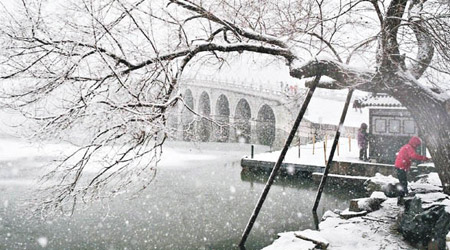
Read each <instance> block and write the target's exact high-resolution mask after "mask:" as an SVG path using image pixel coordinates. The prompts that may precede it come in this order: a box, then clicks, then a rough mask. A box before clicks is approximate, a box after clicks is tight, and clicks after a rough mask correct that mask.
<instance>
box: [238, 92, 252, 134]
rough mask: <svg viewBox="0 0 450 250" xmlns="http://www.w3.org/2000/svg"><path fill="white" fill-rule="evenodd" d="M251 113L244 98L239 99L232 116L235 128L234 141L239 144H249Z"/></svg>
mask: <svg viewBox="0 0 450 250" xmlns="http://www.w3.org/2000/svg"><path fill="white" fill-rule="evenodd" d="M251 117H252V111H251V108H250V104H249V102H248V101H247V100H246V99H245V98H241V99H240V100H239V102H238V103H237V105H236V111H235V116H234V125H235V127H236V140H237V141H239V142H245V143H248V142H250V139H251V132H252V131H251V124H250V119H251Z"/></svg>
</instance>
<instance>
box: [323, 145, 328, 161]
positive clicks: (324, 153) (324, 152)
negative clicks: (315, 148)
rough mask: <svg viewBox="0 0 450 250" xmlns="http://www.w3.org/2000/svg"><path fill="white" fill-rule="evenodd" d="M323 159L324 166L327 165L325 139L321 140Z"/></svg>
mask: <svg viewBox="0 0 450 250" xmlns="http://www.w3.org/2000/svg"><path fill="white" fill-rule="evenodd" d="M323 160H324V162H325V166H326V165H327V144H326V143H325V141H324V142H323Z"/></svg>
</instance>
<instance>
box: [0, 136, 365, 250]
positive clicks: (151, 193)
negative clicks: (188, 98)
mask: <svg viewBox="0 0 450 250" xmlns="http://www.w3.org/2000/svg"><path fill="white" fill-rule="evenodd" d="M7 148H8V147H7V146H5V144H3V145H2V148H1V149H2V150H3V151H4V150H6V149H7ZM267 149H268V148H266V147H263V146H256V152H263V151H265V150H267ZM249 150H250V145H248V144H220V143H206V144H205V143H203V144H193V143H188V142H169V143H168V144H167V152H169V153H168V155H167V156H166V157H163V161H162V162H161V164H160V165H159V167H158V173H157V176H156V179H155V181H154V182H153V183H152V184H151V185H150V186H149V187H148V188H147V189H146V190H145V191H144V192H143V193H142V194H141V196H140V197H139V198H137V199H130V198H131V197H129V196H127V195H126V194H124V195H120V196H118V197H116V198H115V199H113V200H110V201H109V202H98V203H94V204H91V205H90V206H88V207H86V208H82V209H81V208H80V209H79V210H77V211H76V212H75V214H74V215H73V216H71V217H65V216H61V217H53V218H50V219H48V220H46V221H44V220H41V219H40V218H38V217H35V216H31V214H30V212H29V211H28V210H27V206H25V205H24V201H26V200H27V199H29V198H31V197H32V196H33V195H34V194H33V190H34V189H35V188H36V187H35V185H34V183H35V178H37V177H38V176H39V174H40V173H41V172H42V170H41V167H40V166H42V165H45V164H47V163H48V162H49V161H50V160H51V159H52V157H51V156H49V155H45V156H42V155H39V154H24V155H23V156H20V154H16V157H10V158H8V157H3V158H2V161H0V248H1V249H43V246H45V249H232V248H235V247H236V245H237V243H238V242H239V240H240V237H241V234H242V232H243V230H244V228H245V226H246V224H247V221H248V219H249V217H250V215H251V212H252V210H253V208H254V206H255V204H256V201H257V199H258V197H259V196H260V194H261V192H262V189H263V186H264V180H263V179H264V176H253V175H247V174H245V173H241V170H242V169H241V167H240V158H241V157H242V156H243V155H247V154H249ZM0 154H4V155H5V154H7V153H5V152H0ZM316 190H317V185H315V184H313V183H311V182H310V181H301V180H300V179H288V180H285V181H282V180H279V181H277V182H276V184H275V185H274V186H273V187H272V189H271V191H270V193H269V196H268V199H267V200H266V202H265V204H264V206H263V209H262V210H261V213H260V215H259V217H258V219H257V221H256V224H255V226H254V227H253V230H252V232H251V234H250V236H249V238H248V240H247V244H246V247H247V249H260V248H261V247H264V246H266V245H268V244H270V243H271V242H272V241H273V240H274V239H275V238H276V235H277V233H278V232H283V231H286V230H288V231H289V230H300V229H306V228H314V220H313V218H312V215H311V212H310V211H311V208H312V205H313V202H314V198H315V194H316ZM355 197H357V195H355V194H352V193H351V192H350V191H348V190H345V189H340V190H339V191H332V190H329V189H327V188H325V193H324V195H323V196H322V200H321V206H320V207H319V209H318V211H319V217H320V216H321V214H322V213H323V212H324V211H325V210H327V209H335V208H340V209H345V208H347V207H348V202H349V199H350V198H355Z"/></svg>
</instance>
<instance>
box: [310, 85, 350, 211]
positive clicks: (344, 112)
mask: <svg viewBox="0 0 450 250" xmlns="http://www.w3.org/2000/svg"><path fill="white" fill-rule="evenodd" d="M352 95H353V89H350V90H349V91H348V94H347V99H346V100H345V105H344V109H343V110H342V114H341V120H340V121H339V126H338V127H337V130H336V135H335V136H334V141H333V146H332V147H331V151H330V155H329V156H328V162H327V166H326V167H325V171H324V172H323V175H322V180H321V181H320V185H319V189H318V190H317V195H316V200H315V201H314V206H313V209H312V211H313V213H315V212H316V211H317V207H318V206H319V202H320V197H322V192H323V188H324V187H325V183H326V181H327V177H328V172H329V171H330V168H331V164H332V162H333V157H334V152H335V151H336V147H337V144H338V142H339V137H340V136H341V129H342V128H343V126H344V121H345V116H346V115H347V111H348V106H349V104H350V100H351V99H352Z"/></svg>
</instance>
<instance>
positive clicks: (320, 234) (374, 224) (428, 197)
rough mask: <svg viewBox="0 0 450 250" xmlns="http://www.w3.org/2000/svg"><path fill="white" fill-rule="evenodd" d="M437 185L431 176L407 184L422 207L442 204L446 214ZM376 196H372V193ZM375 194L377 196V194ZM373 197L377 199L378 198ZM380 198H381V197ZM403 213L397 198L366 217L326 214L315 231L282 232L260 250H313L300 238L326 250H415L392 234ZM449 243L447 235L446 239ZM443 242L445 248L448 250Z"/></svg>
mask: <svg viewBox="0 0 450 250" xmlns="http://www.w3.org/2000/svg"><path fill="white" fill-rule="evenodd" d="M395 180H396V179H395V178H393V177H385V176H381V175H377V176H376V177H374V178H373V181H374V182H377V183H384V184H387V183H392V182H393V181H395ZM440 185H441V183H440V181H439V178H438V176H437V174H435V173H431V174H429V175H428V176H427V177H426V178H423V179H421V180H419V181H417V182H413V183H411V188H412V189H413V190H414V189H415V188H417V187H419V186H420V190H421V192H423V193H418V194H416V197H419V198H420V199H421V200H422V202H423V206H431V205H436V204H442V205H445V206H446V210H447V212H450V197H449V196H448V195H445V194H443V193H442V192H440V191H436V190H439V189H440ZM374 194H376V193H374ZM378 194H379V192H378ZM378 194H377V195H378ZM382 195H383V194H382ZM402 210H403V207H402V206H398V205H397V198H387V200H386V201H384V202H383V203H382V206H381V209H379V210H376V211H374V212H371V213H368V214H367V215H365V216H361V217H354V218H350V219H343V218H341V217H340V216H339V214H338V213H339V212H340V211H336V213H335V212H332V211H327V212H326V213H325V214H324V216H323V217H322V221H321V222H320V224H319V230H318V231H313V230H309V229H308V230H303V231H297V232H284V233H280V234H279V238H278V239H277V240H275V241H274V243H273V244H271V245H269V246H267V247H266V248H264V250H281V249H282V250H291V249H292V250H294V249H295V250H307V249H315V248H314V247H315V246H316V244H315V243H313V242H312V241H310V240H304V239H301V238H300V237H303V238H304V236H307V237H308V238H310V239H314V240H316V241H320V242H322V243H326V244H329V245H328V247H327V249H331V250H333V249H342V250H344V249H365V250H372V249H373V250H379V249H392V250H394V249H417V248H415V247H413V246H411V245H410V244H408V243H407V242H405V241H404V240H403V237H402V236H401V235H400V234H399V233H397V232H396V230H395V229H396V219H397V217H398V215H399V213H400V212H401V211H402ZM447 239H449V235H447ZM449 243H450V242H449V241H447V248H449Z"/></svg>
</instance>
